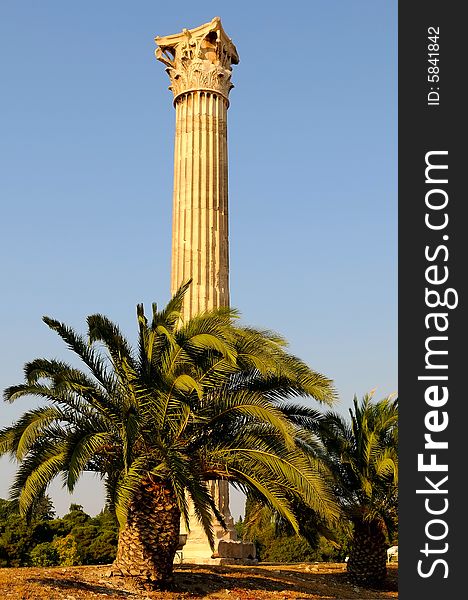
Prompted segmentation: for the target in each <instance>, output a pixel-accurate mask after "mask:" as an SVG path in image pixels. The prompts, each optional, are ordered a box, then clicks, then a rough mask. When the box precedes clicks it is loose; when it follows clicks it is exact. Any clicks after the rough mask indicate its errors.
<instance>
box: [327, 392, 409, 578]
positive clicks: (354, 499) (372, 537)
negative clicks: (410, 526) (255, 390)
mask: <svg viewBox="0 0 468 600" xmlns="http://www.w3.org/2000/svg"><path fill="white" fill-rule="evenodd" d="M349 412H350V416H351V423H348V422H347V421H346V420H345V419H344V418H343V417H342V416H341V415H339V414H337V413H334V412H328V413H327V414H325V416H324V418H323V420H319V421H318V422H317V423H318V432H319V434H320V436H321V439H322V441H323V444H324V447H325V449H326V453H325V455H324V459H325V461H326V462H327V464H328V465H329V467H330V469H331V471H332V472H333V474H334V477H335V486H336V487H335V491H336V494H337V497H338V498H339V499H340V503H341V507H342V509H343V511H344V513H345V514H346V515H347V516H348V518H349V519H350V521H351V522H352V524H353V540H352V546H351V551H350V555H349V560H348V564H347V570H348V573H349V576H350V579H351V580H352V581H353V582H355V583H357V584H360V585H366V586H378V585H380V584H382V583H383V581H384V579H385V577H386V560H387V553H386V548H387V545H388V544H387V536H388V534H389V533H391V532H392V530H393V528H394V525H395V523H396V519H397V499H398V487H397V486H398V454H397V445H398V400H397V399H395V398H393V397H392V396H389V397H387V398H384V399H383V400H381V401H379V402H376V403H372V393H371V394H367V395H365V396H364V398H363V399H362V401H361V402H358V400H357V398H356V397H355V398H354V401H353V409H350V411H349Z"/></svg>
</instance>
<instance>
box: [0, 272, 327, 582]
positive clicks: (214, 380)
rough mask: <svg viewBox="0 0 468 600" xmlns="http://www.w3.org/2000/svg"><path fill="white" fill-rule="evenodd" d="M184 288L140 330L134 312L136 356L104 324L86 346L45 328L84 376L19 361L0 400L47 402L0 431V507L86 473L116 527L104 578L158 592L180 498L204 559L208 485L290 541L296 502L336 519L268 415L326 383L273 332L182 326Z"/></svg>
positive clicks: (290, 440) (215, 322)
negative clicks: (8, 498) (242, 502)
mask: <svg viewBox="0 0 468 600" xmlns="http://www.w3.org/2000/svg"><path fill="white" fill-rule="evenodd" d="M187 287H188V284H186V285H184V286H182V287H181V288H180V290H179V291H178V292H177V293H176V294H175V295H174V297H173V298H172V299H171V301H170V302H169V303H168V305H167V306H166V307H165V308H164V309H163V310H162V311H158V310H157V307H156V305H153V314H152V319H151V323H149V322H148V320H147V318H146V316H145V314H144V310H143V306H142V305H138V307H137V317H138V327H139V335H138V349H137V350H136V351H135V350H133V349H132V348H131V347H130V345H129V343H128V342H127V340H126V339H125V337H124V336H123V335H122V333H121V332H120V330H119V328H118V327H117V325H115V324H114V323H112V322H111V321H110V320H109V319H108V318H107V317H105V316H102V315H92V316H90V317H88V319H87V323H88V336H87V338H85V337H82V336H81V335H78V334H77V333H76V332H75V331H73V330H72V329H71V328H69V327H67V326H66V325H65V324H63V323H60V322H58V321H56V320H53V319H50V318H48V317H44V321H45V323H46V324H47V325H48V326H49V327H50V328H51V329H53V330H54V331H56V332H57V333H58V334H59V336H60V337H61V338H62V339H63V340H64V341H65V342H66V344H67V345H68V347H69V348H70V349H71V350H72V351H73V352H74V353H75V354H76V355H77V356H78V357H79V358H80V359H81V361H82V362H83V363H84V365H85V366H86V367H87V369H86V370H80V369H77V368H74V367H72V366H69V365H68V364H66V363H64V362H61V361H59V360H47V359H36V360H33V361H32V362H29V363H27V364H26V365H25V383H23V384H21V385H17V386H13V387H10V388H8V389H6V390H5V392H4V397H5V399H6V400H7V401H9V402H12V401H14V400H17V399H18V398H20V397H23V396H29V395H32V396H36V397H40V398H42V399H44V400H45V402H46V403H45V405H44V406H42V407H40V408H35V409H32V410H29V411H27V412H26V413H25V414H24V415H23V416H22V417H21V418H20V419H18V421H17V422H16V423H14V424H13V425H12V426H10V427H7V428H5V429H3V430H2V431H0V454H4V453H10V455H12V456H14V457H15V458H16V459H17V460H18V461H19V462H20V465H19V468H18V471H17V475H16V479H15V482H14V484H13V487H12V496H13V498H15V499H17V500H18V501H19V506H20V510H21V512H22V513H23V514H24V515H27V514H30V513H31V511H32V510H33V509H34V505H35V502H36V500H37V498H39V497H40V496H41V495H42V494H43V493H44V490H45V489H46V488H47V486H48V484H49V483H50V482H51V481H52V479H54V478H55V477H56V476H58V475H59V474H61V475H62V477H63V480H64V484H65V485H66V486H67V488H68V490H70V491H73V489H74V487H75V484H76V482H77V481H78V478H79V477H80V475H81V474H82V473H83V471H95V472H96V473H98V474H100V475H101V477H102V478H103V479H104V481H105V486H106V491H107V501H108V503H109V505H110V506H112V507H113V508H114V510H115V512H116V515H117V518H118V520H119V524H120V532H119V541H118V551H117V557H116V560H115V562H114V565H113V572H114V573H115V574H124V575H136V576H142V577H146V578H149V579H151V580H153V581H155V582H157V583H158V584H159V585H160V586H166V585H168V584H169V583H170V582H171V580H172V568H173V559H174V555H175V551H176V548H177V545H178V541H179V524H180V518H181V516H182V517H183V518H184V519H185V522H186V524H187V527H188V526H189V523H188V521H189V514H188V513H189V511H188V498H189V499H191V501H192V502H193V505H194V509H195V514H196V516H197V518H198V519H199V521H200V522H201V523H202V525H203V527H204V529H205V532H206V534H207V536H208V539H209V541H210V543H211V545H212V547H214V540H213V537H214V536H213V526H212V523H213V518H214V517H216V518H217V519H218V521H219V522H220V523H221V524H222V525H224V526H225V524H224V522H223V517H222V515H221V514H220V513H219V511H218V509H217V507H216V505H215V503H214V500H213V497H212V495H211V491H210V482H211V481H215V480H224V481H228V482H231V483H233V484H234V485H236V486H237V487H238V488H239V489H241V490H243V491H245V492H247V491H249V490H255V492H256V493H257V494H258V495H260V496H261V497H262V498H263V500H264V501H265V502H266V503H268V504H269V505H270V506H272V507H273V508H274V509H275V510H277V511H278V512H279V513H280V514H281V515H283V517H284V518H286V519H288V520H289V521H290V522H291V523H292V525H293V526H294V527H295V529H296V530H297V529H298V523H297V518H296V516H295V514H294V510H293V508H292V505H291V498H293V497H295V496H297V497H301V498H303V499H304V500H305V502H306V503H307V504H308V505H309V506H310V507H311V508H313V509H314V510H316V511H317V512H318V513H319V514H323V515H328V516H330V515H336V514H337V507H336V505H335V504H334V501H333V495H332V492H331V491H330V489H329V487H328V486H327V484H326V482H325V481H324V479H323V478H322V476H321V473H320V472H319V470H318V469H317V468H316V464H315V463H314V462H313V461H312V460H310V459H309V458H308V456H307V454H306V453H305V452H304V451H303V450H302V449H301V448H300V446H299V445H298V444H297V443H296V440H295V437H296V428H295V426H294V425H293V424H292V422H290V421H289V420H288V419H287V418H286V417H285V415H284V413H283V412H282V410H281V408H280V406H279V404H281V400H282V399H283V398H285V397H286V396H291V395H302V396H312V397H314V398H315V399H316V400H318V401H320V402H328V403H330V402H332V401H333V399H334V396H335V394H334V390H333V387H332V385H331V382H330V380H329V379H327V378H326V377H324V376H322V375H320V374H318V373H316V372H314V371H312V370H310V369H309V368H308V367H307V366H306V365H305V364H304V363H303V362H302V361H301V360H299V359H298V358H296V357H294V356H292V355H290V354H288V353H287V352H286V351H285V349H284V340H282V338H280V337H279V336H277V335H276V334H273V333H271V332H268V331H257V330H255V329H252V328H249V327H241V326H238V325H235V324H234V320H235V318H236V316H237V315H236V312H235V311H233V310H231V309H228V308H221V309H217V310H214V311H211V312H206V313H203V314H200V315H198V316H196V317H194V318H192V319H191V320H189V321H188V322H186V323H182V321H181V317H180V314H181V307H182V302H183V297H184V294H185V291H186V290H187Z"/></svg>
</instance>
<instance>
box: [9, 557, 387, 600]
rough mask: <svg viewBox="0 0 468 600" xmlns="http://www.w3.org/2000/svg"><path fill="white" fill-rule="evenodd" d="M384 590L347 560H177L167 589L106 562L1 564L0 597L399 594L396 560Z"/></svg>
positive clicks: (353, 597)
mask: <svg viewBox="0 0 468 600" xmlns="http://www.w3.org/2000/svg"><path fill="white" fill-rule="evenodd" d="M388 567H389V568H388V577H387V582H386V585H385V587H384V589H382V590H368V589H364V588H358V587H356V586H354V585H352V584H350V583H349V582H348V581H347V576H346V564H345V563H307V564H306V563H304V564H294V565H279V564H265V563H263V564H261V565H258V566H248V567H247V566H243V567H238V566H236V567H234V566H198V565H188V564H186V565H178V566H177V567H176V569H175V576H176V581H175V585H174V589H173V590H172V591H170V592H157V591H151V590H148V589H145V588H144V587H143V586H142V585H141V584H140V585H138V584H137V583H136V582H135V581H134V580H132V579H127V578H120V577H119V578H117V577H107V572H108V570H109V567H105V566H103V567H53V568H29V567H28V568H26V567H23V568H19V569H13V568H8V569H0V598H1V600H6V599H11V600H36V599H37V600H95V599H101V600H103V599H104V598H114V599H121V600H124V599H128V600H159V599H161V600H184V599H186V598H190V599H193V600H196V599H200V598H212V599H215V598H217V599H223V600H228V599H229V600H264V599H266V598H271V599H277V600H290V599H295V600H306V599H313V600H384V599H389V598H392V599H393V598H398V582H397V577H398V565H397V564H396V563H393V564H392V563H390V564H389V565H388Z"/></svg>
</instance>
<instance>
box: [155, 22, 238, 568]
mask: <svg viewBox="0 0 468 600" xmlns="http://www.w3.org/2000/svg"><path fill="white" fill-rule="evenodd" d="M155 41H156V44H157V46H158V47H157V49H156V58H157V59H158V60H160V61H161V62H162V63H164V64H165V65H166V71H167V73H168V75H169V79H170V83H171V85H170V87H169V89H170V90H171V91H172V93H173V95H174V107H175V112H176V133H175V146H174V193H173V213H172V268H171V291H172V293H174V292H175V291H176V290H177V289H178V287H179V286H180V284H181V283H182V282H184V281H187V280H188V279H192V285H191V286H190V289H189V291H188V293H187V295H186V296H185V300H184V310H183V317H184V319H187V318H190V317H191V316H192V315H195V314H197V313H198V312H201V311H203V310H206V309H210V308H216V307H218V306H228V305H229V241H228V159H227V129H226V126H227V109H228V107H229V91H230V89H231V88H232V87H233V85H232V83H231V65H232V64H237V63H238V62H239V57H238V55H237V51H236V48H235V46H234V44H233V43H232V41H231V39H230V38H229V37H228V36H227V35H226V33H225V31H224V29H223V27H222V25H221V21H220V19H219V17H215V18H214V19H213V20H212V21H211V22H210V23H206V24H205V25H201V26H200V27H196V28H195V29H190V30H187V29H184V30H183V31H182V32H181V33H177V34H174V35H168V36H165V37H159V36H158V37H156V38H155ZM212 491H213V495H214V497H215V501H216V503H217V505H218V508H219V509H220V511H221V512H222V514H223V515H224V517H225V519H226V522H227V524H228V531H227V532H225V531H223V530H221V528H220V527H215V532H216V536H217V538H218V539H235V531H234V527H233V519H232V516H231V513H230V510H229V486H228V484H227V482H220V483H219V484H216V485H215V486H214V487H213V490H212ZM191 521H192V522H191V527H192V532H191V534H190V536H189V539H188V542H187V545H186V548H185V550H184V554H185V556H186V557H187V558H190V559H193V558H194V557H197V558H199V559H200V560H203V559H204V558H205V559H209V558H210V556H211V551H210V549H209V546H208V544H207V540H206V538H205V536H204V534H203V533H202V532H201V529H200V528H197V527H194V525H195V524H194V523H193V519H192V520H191Z"/></svg>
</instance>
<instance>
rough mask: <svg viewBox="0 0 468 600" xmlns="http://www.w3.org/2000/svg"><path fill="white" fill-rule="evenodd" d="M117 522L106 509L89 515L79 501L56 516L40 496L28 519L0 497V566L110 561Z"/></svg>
mask: <svg viewBox="0 0 468 600" xmlns="http://www.w3.org/2000/svg"><path fill="white" fill-rule="evenodd" d="M117 537H118V524H117V521H116V519H115V516H114V515H113V514H112V513H111V511H109V510H108V509H105V510H103V511H102V512H101V513H99V514H98V515H96V516H95V517H90V516H89V515H88V514H86V513H85V512H84V511H83V508H82V507H81V506H80V505H79V504H71V505H70V509H69V512H68V513H67V514H66V515H64V516H63V517H62V518H56V517H55V512H54V509H53V505H52V502H51V500H50V498H49V497H48V496H43V497H42V498H41V500H40V501H39V502H38V505H37V507H36V510H35V512H34V516H33V517H32V518H31V519H30V521H29V522H28V521H27V520H26V519H25V518H24V517H21V515H20V514H19V510H18V506H17V504H16V503H15V502H13V501H9V500H4V499H1V498H0V567H25V566H33V567H51V566H57V565H61V566H74V565H100V564H109V563H111V562H112V561H113V560H114V558H115V554H116V551H117Z"/></svg>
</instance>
